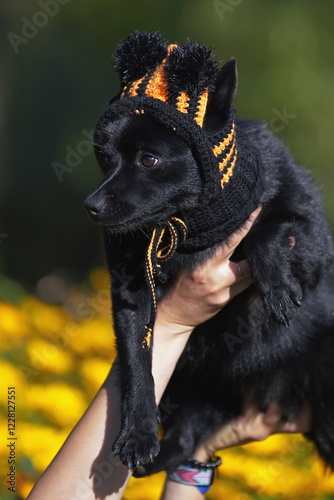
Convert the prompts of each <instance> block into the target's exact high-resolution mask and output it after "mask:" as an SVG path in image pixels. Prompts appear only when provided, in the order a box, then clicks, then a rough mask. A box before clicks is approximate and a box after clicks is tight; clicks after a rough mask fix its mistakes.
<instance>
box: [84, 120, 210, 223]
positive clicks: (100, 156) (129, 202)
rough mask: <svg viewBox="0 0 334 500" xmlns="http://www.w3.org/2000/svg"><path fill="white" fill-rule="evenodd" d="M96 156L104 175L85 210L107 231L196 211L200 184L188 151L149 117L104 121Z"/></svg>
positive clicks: (86, 202)
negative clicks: (193, 209) (180, 212)
mask: <svg viewBox="0 0 334 500" xmlns="http://www.w3.org/2000/svg"><path fill="white" fill-rule="evenodd" d="M95 152H96V158H97V161H98V164H99V166H100V167H101V169H102V172H103V174H104V176H103V179H102V182H101V183H100V184H99V186H98V187H97V188H96V190H95V191H94V192H93V193H91V194H90V195H89V196H88V197H87V198H86V200H85V202H84V205H85V208H86V209H87V211H88V213H89V215H90V216H91V217H92V219H93V220H94V221H95V222H97V223H98V224H99V225H101V226H102V227H103V228H104V229H106V230H107V231H115V232H124V231H130V230H133V229H137V228H138V227H145V226H150V225H154V224H156V223H159V222H163V221H165V220H166V219H167V218H168V217H169V216H170V215H172V214H174V213H175V212H177V211H179V210H182V209H183V210H187V209H190V208H193V207H195V206H197V204H198V197H199V195H200V187H201V180H200V176H199V172H198V167H197V164H196V161H195V159H194V157H193V155H192V152H191V149H190V147H189V146H188V145H187V144H186V142H185V141H183V140H182V139H181V138H179V137H178V136H177V135H176V134H175V133H174V132H173V131H172V130H169V129H168V128H166V127H164V126H163V125H162V124H160V123H158V122H157V121H156V120H154V119H153V118H152V117H150V116H149V115H145V114H143V115H140V116H138V115H130V116H125V117H123V118H121V119H118V120H116V121H109V120H108V119H105V118H104V119H102V120H101V121H100V122H99V126H98V129H97V132H96V135H95Z"/></svg>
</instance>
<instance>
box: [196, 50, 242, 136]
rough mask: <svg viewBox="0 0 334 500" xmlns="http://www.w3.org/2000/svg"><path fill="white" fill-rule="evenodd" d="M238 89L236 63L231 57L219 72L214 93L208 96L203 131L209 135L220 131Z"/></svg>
mask: <svg viewBox="0 0 334 500" xmlns="http://www.w3.org/2000/svg"><path fill="white" fill-rule="evenodd" d="M237 87H238V73H237V61H236V59H235V58H234V57H232V58H231V59H230V60H229V61H227V63H226V64H224V66H223V67H222V68H221V69H220V70H219V73H218V76H217V79H216V82H215V91H214V92H213V93H212V94H211V95H210V97H209V102H208V106H207V110H206V113H205V118H204V124H203V129H204V130H205V131H206V132H207V133H209V134H212V133H215V132H218V131H219V130H221V128H222V126H223V125H224V123H225V121H226V120H227V118H228V115H229V111H230V108H231V104H232V101H233V99H234V97H235V94H236V92H237Z"/></svg>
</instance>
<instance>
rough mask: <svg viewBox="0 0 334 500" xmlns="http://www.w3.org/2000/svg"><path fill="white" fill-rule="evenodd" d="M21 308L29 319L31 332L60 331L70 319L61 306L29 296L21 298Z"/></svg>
mask: <svg viewBox="0 0 334 500" xmlns="http://www.w3.org/2000/svg"><path fill="white" fill-rule="evenodd" d="M21 310H22V311H23V313H24V314H25V315H26V317H27V319H28V320H29V323H30V326H31V329H32V332H34V333H35V332H38V333H41V334H43V335H45V334H47V333H48V332H59V331H61V330H62V329H63V328H64V326H65V325H66V323H67V322H68V321H69V320H70V317H69V315H68V314H67V312H66V311H65V310H64V309H62V308H61V307H59V306H52V305H49V304H45V303H44V302H41V301H40V300H37V299H36V298H34V297H31V296H27V297H26V298H25V299H24V300H23V302H22V306H21Z"/></svg>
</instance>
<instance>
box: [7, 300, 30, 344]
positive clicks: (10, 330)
mask: <svg viewBox="0 0 334 500" xmlns="http://www.w3.org/2000/svg"><path fill="white" fill-rule="evenodd" d="M0 332H1V344H2V343H3V339H4V337H6V338H8V339H13V338H14V339H21V338H23V337H25V336H26V335H27V323H26V320H25V317H24V315H23V314H22V313H21V312H20V311H19V310H18V309H17V308H16V307H15V306H13V305H11V304H8V303H6V302H0Z"/></svg>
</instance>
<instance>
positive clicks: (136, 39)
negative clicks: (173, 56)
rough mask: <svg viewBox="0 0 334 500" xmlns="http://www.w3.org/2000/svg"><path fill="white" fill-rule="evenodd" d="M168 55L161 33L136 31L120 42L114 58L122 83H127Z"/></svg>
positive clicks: (142, 74)
mask: <svg viewBox="0 0 334 500" xmlns="http://www.w3.org/2000/svg"><path fill="white" fill-rule="evenodd" d="M166 55H167V45H166V43H165V42H164V41H163V40H162V38H161V35H160V34H159V33H148V32H141V31H136V32H135V33H132V34H131V35H130V36H129V37H128V38H126V39H125V40H122V41H121V42H120V43H119V45H118V47H117V49H116V51H115V53H114V56H113V60H114V63H115V67H116V69H117V71H118V72H119V74H120V77H121V82H122V84H123V85H127V84H128V83H129V82H130V81H131V80H136V79H138V78H141V77H142V76H144V75H145V74H146V73H147V72H148V71H149V70H151V69H153V68H155V67H156V66H157V65H158V64H160V63H161V62H162V61H163V59H164V58H165V57H166Z"/></svg>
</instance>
